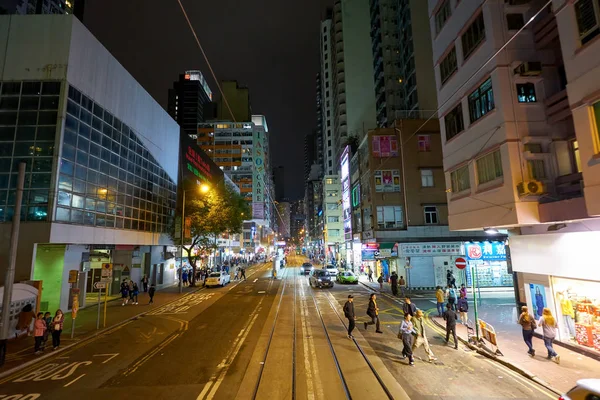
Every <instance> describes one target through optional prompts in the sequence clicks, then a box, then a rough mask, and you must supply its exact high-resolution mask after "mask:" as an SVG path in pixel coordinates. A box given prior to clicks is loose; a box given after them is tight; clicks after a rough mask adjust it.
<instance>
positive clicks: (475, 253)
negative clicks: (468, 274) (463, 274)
mask: <svg viewBox="0 0 600 400" xmlns="http://www.w3.org/2000/svg"><path fill="white" fill-rule="evenodd" d="M465 252H466V256H467V259H468V260H473V261H475V260H481V261H504V260H506V245H505V243H504V242H488V241H485V242H475V243H465Z"/></svg>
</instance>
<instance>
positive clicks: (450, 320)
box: [444, 310, 458, 328]
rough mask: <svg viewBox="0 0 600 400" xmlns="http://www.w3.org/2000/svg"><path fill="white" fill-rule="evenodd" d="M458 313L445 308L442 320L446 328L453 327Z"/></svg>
mask: <svg viewBox="0 0 600 400" xmlns="http://www.w3.org/2000/svg"><path fill="white" fill-rule="evenodd" d="M457 319H458V315H456V313H455V312H454V311H452V310H446V311H445V312H444V320H445V321H446V328H453V327H455V326H456V320H457Z"/></svg>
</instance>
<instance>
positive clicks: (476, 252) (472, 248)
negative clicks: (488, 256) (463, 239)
mask: <svg viewBox="0 0 600 400" xmlns="http://www.w3.org/2000/svg"><path fill="white" fill-rule="evenodd" d="M467 251H468V253H469V258H472V259H474V260H479V259H480V258H481V256H482V254H481V247H479V245H469V246H468V247H467Z"/></svg>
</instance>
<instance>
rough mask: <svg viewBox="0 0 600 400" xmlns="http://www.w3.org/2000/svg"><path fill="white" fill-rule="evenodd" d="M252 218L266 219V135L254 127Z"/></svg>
mask: <svg viewBox="0 0 600 400" xmlns="http://www.w3.org/2000/svg"><path fill="white" fill-rule="evenodd" d="M252 139H253V140H252V162H253V164H254V165H253V168H252V218H256V219H264V218H265V205H264V204H265V187H264V185H265V181H264V179H265V175H266V174H265V149H264V143H263V141H264V139H265V133H264V132H263V131H262V130H261V129H258V128H257V127H254V129H253V131H252Z"/></svg>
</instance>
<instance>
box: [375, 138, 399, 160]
mask: <svg viewBox="0 0 600 400" xmlns="http://www.w3.org/2000/svg"><path fill="white" fill-rule="evenodd" d="M372 147H373V149H372V150H373V157H398V139H396V136H390V135H385V136H373V142H372Z"/></svg>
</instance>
